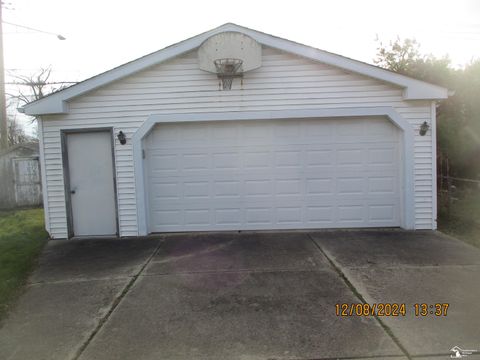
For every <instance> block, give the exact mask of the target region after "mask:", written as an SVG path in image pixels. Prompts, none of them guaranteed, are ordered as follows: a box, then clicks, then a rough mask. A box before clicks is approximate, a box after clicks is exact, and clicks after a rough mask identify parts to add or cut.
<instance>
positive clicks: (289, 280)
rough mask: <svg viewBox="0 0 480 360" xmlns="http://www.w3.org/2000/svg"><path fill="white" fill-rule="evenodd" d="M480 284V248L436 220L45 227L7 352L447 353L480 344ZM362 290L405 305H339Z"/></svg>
mask: <svg viewBox="0 0 480 360" xmlns="http://www.w3.org/2000/svg"><path fill="white" fill-rule="evenodd" d="M479 285H480V251H479V250H478V249H475V248H473V247H470V246H469V245H466V244H464V243H462V242H460V241H457V240H454V239H451V238H448V237H446V236H444V235H442V234H440V233H436V232H407V231H401V230H365V231H318V232H278V233H273V232H268V233H267V232H265V233H261V232H243V233H222V234H175V235H166V236H159V237H158V238H150V239H136V240H77V241H63V242H62V241H51V242H50V243H49V244H48V246H47V248H46V250H45V251H44V253H43V255H42V258H41V260H40V265H39V267H38V269H37V270H36V272H35V273H34V274H33V275H32V277H31V278H30V281H29V285H28V287H27V290H26V292H25V294H24V295H23V296H22V297H21V299H20V301H19V303H18V305H17V306H16V308H15V309H14V311H13V312H12V313H11V315H10V317H9V318H8V319H7V320H6V321H4V323H3V326H2V328H1V329H0V358H1V359H22V360H28V359H35V360H39V359H62V360H63V359H82V360H86V359H106V360H108V359H222V360H223V359H242V360H247V359H252V360H253V359H254V360H257V359H292V360H293V359H296V360H300V359H304V360H305V359H384V358H387V359H408V358H422V359H449V358H450V354H451V353H450V349H451V348H452V347H453V346H455V345H457V346H459V347H460V348H463V349H468V350H480V303H479V300H480V286H479ZM362 302H366V303H368V304H379V303H397V304H406V306H405V309H406V315H405V316H402V315H400V316H355V315H353V316H343V317H342V316H337V315H336V304H343V303H345V304H356V303H362ZM415 303H426V304H428V305H434V304H436V303H441V304H444V303H446V304H449V307H448V310H447V315H446V316H438V317H436V316H434V315H431V314H430V312H431V311H433V309H432V308H428V309H427V313H428V315H426V316H415V314H414V305H413V304H415ZM347 312H348V313H349V312H350V310H347ZM471 358H479V359H480V355H479V356H475V355H471Z"/></svg>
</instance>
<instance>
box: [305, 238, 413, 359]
mask: <svg viewBox="0 0 480 360" xmlns="http://www.w3.org/2000/svg"><path fill="white" fill-rule="evenodd" d="M307 236H308V238H309V239H310V240H311V241H312V242H313V244H314V245H315V246H316V248H317V249H318V250H319V251H320V252H321V253H322V254H323V256H325V258H326V259H327V260H328V262H329V263H330V265H331V266H332V268H333V269H334V270H335V272H336V273H337V274H338V275H339V276H340V278H341V279H342V280H343V282H344V283H345V284H346V285H347V287H348V288H349V289H350V291H352V293H353V294H354V295H355V296H356V297H357V298H358V299H359V300H360V301H361V302H362V303H363V304H366V303H367V301H366V300H365V298H364V296H363V295H362V294H361V293H360V292H359V291H358V290H357V289H356V288H355V286H354V285H353V284H352V282H351V281H350V280H349V279H348V277H347V276H346V275H345V274H344V272H343V271H342V269H341V267H340V265H339V264H337V263H336V262H335V261H334V260H333V259H331V257H330V256H328V254H327V253H326V252H325V251H324V250H323V249H322V247H321V246H320V245H319V244H318V243H317V242H316V241H315V240H314V238H313V237H312V235H311V234H308V235H307ZM373 317H374V318H375V320H377V322H378V324H379V325H380V327H381V328H382V329H383V331H385V333H386V334H387V335H388V336H389V337H390V339H392V341H393V342H394V343H395V345H397V346H398V348H399V349H400V350H401V351H402V353H403V354H404V356H405V357H407V359H409V360H412V357H411V355H410V354H409V353H408V351H407V349H406V348H405V347H404V346H403V345H402V343H401V342H400V340H399V339H398V338H397V337H396V336H395V334H394V333H393V331H392V330H391V329H390V328H389V327H388V326H387V325H386V324H385V323H384V322H383V321H382V320H381V319H380V318H379V317H378V316H377V315H374V316H373ZM357 358H358V357H357ZM352 359H355V357H353V358H352ZM360 359H361V358H360ZM313 360H315V359H313ZM319 360H323V359H319Z"/></svg>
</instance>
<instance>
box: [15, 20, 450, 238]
mask: <svg viewBox="0 0 480 360" xmlns="http://www.w3.org/2000/svg"><path fill="white" fill-rule="evenodd" d="M447 96H448V91H447V89H445V88H442V87H439V86H437V85H433V84H430V83H426V82H423V81H419V80H417V79H413V78H410V77H407V76H403V75H400V74H397V73H394V72H391V71H387V70H385V69H381V68H379V67H376V66H372V65H369V64H366V63H363V62H360V61H356V60H353V59H349V58H346V57H343V56H340V55H336V54H332V53H329V52H327V51H324V50H319V49H315V48H312V47H309V46H305V45H301V44H299V43H296V42H293V41H290V40H286V39H282V38H278V37H275V36H272V35H269V34H265V33H262V32H259V31H256V30H252V29H249V28H245V27H242V26H239V25H235V24H231V23H229V24H225V25H222V26H220V27H218V28H215V29H213V30H210V31H208V32H205V33H202V34H200V35H197V36H195V37H192V38H190V39H187V40H185V41H182V42H180V43H177V44H174V45H172V46H169V47H167V48H165V49H163V50H159V51H157V52H154V53H152V54H149V55H146V56H144V57H142V58H139V59H137V60H134V61H132V62H129V63H127V64H124V65H121V66H119V67H116V68H114V69H112V70H110V71H107V72H105V73H102V74H100V75H97V76H95V77H92V78H90V79H87V80H85V81H83V82H81V83H78V84H76V85H74V86H72V87H69V88H66V89H64V90H62V91H59V92H56V93H54V94H52V95H50V96H47V97H45V98H43V99H40V100H37V101H35V102H32V103H30V104H27V105H25V106H24V107H23V111H24V112H25V113H26V114H29V115H34V116H36V117H37V118H38V119H39V135H40V158H41V164H42V168H43V169H44V170H45V171H43V173H42V182H43V185H44V203H45V204H44V206H45V216H46V224H47V225H46V226H47V230H48V231H49V233H50V235H51V236H52V237H53V238H71V237H75V236H100V235H104V236H119V237H127V236H142V235H147V234H150V233H158V232H178V231H182V232H183V231H222V230H263V229H315V228H352V227H355V228H364V227H368V228H371V227H401V228H404V229H435V228H436V226H437V225H436V217H437V215H436V164H435V159H436V133H435V132H436V124H435V119H436V115H435V111H436V101H437V100H439V99H445V98H446V97H447Z"/></svg>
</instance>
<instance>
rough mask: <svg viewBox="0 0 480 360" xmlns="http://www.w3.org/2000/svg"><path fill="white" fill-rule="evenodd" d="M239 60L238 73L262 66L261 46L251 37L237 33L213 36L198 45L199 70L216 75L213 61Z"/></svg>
mask: <svg viewBox="0 0 480 360" xmlns="http://www.w3.org/2000/svg"><path fill="white" fill-rule="evenodd" d="M225 58H230V59H240V60H242V61H243V62H242V66H241V69H240V71H241V72H246V71H250V70H254V69H257V68H259V67H260V66H261V65H262V46H261V45H260V44H259V43H258V42H256V41H255V40H254V39H252V38H251V37H249V36H247V35H244V34H241V33H238V32H224V33H220V34H217V35H213V36H212V37H210V38H208V39H207V40H205V41H204V42H203V44H202V45H200V48H199V49H198V63H199V67H200V69H201V70H205V71H208V72H211V73H217V68H216V67H215V63H214V61H215V60H218V59H225Z"/></svg>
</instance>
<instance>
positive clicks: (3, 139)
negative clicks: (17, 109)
mask: <svg viewBox="0 0 480 360" xmlns="http://www.w3.org/2000/svg"><path fill="white" fill-rule="evenodd" d="M2 5H3V4H2V2H1V1H0V149H1V150H3V149H6V148H8V123H7V107H6V103H5V68H4V65H3V24H2Z"/></svg>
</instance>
